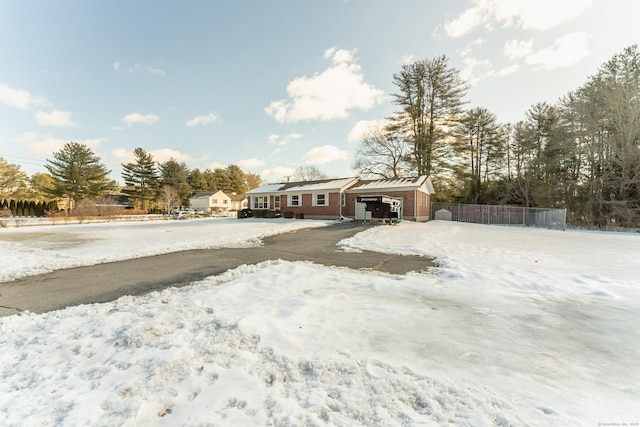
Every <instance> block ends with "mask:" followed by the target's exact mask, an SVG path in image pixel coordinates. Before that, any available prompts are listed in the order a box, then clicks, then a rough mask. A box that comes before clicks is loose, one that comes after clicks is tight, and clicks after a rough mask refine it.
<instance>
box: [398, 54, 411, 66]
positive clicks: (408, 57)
mask: <svg viewBox="0 0 640 427" xmlns="http://www.w3.org/2000/svg"><path fill="white" fill-rule="evenodd" d="M414 58H415V56H414V55H413V54H409V53H408V54H406V55H402V59H400V63H401V64H411V63H413V60H414Z"/></svg>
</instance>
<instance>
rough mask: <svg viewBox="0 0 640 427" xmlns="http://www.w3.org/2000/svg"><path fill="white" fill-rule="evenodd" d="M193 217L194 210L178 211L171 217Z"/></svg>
mask: <svg viewBox="0 0 640 427" xmlns="http://www.w3.org/2000/svg"><path fill="white" fill-rule="evenodd" d="M192 217H193V211H177V212H174V213H173V214H172V215H171V219H189V218H192Z"/></svg>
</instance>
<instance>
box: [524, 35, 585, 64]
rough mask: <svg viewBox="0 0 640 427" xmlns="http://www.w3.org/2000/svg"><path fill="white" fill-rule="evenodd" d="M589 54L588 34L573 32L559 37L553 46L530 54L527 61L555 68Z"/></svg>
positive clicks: (579, 59) (577, 60) (573, 62)
mask: <svg viewBox="0 0 640 427" xmlns="http://www.w3.org/2000/svg"><path fill="white" fill-rule="evenodd" d="M588 55H589V47H588V44H587V35H586V34H585V33H571V34H566V35H564V36H562V37H560V38H559V39H557V40H556V41H555V43H554V44H553V46H551V47H548V48H546V49H542V50H539V51H537V52H535V53H532V54H531V55H528V56H527V57H526V58H525V62H526V63H527V64H529V65H534V66H539V67H541V68H542V69H544V70H553V69H555V68H562V67H568V66H570V65H573V64H576V63H578V62H579V61H581V60H582V59H584V58H586V57H587V56H588Z"/></svg>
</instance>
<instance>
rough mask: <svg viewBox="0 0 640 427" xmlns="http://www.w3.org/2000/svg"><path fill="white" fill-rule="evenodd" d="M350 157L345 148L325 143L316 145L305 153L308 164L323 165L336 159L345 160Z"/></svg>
mask: <svg viewBox="0 0 640 427" xmlns="http://www.w3.org/2000/svg"><path fill="white" fill-rule="evenodd" d="M348 158H349V154H348V153H347V152H346V151H344V150H340V149H339V148H338V147H336V146H335V145H323V146H322V147H316V148H314V149H312V150H311V151H309V152H308V153H307V154H305V156H304V161H305V162H306V163H307V164H318V165H323V164H325V163H331V162H333V161H335V160H345V159H348Z"/></svg>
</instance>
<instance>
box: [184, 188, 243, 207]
mask: <svg viewBox="0 0 640 427" xmlns="http://www.w3.org/2000/svg"><path fill="white" fill-rule="evenodd" d="M247 206H248V202H247V197H246V196H244V195H236V194H231V195H228V194H226V193H225V192H224V191H221V190H218V191H207V192H203V193H196V194H194V195H193V196H191V198H190V199H189V207H190V208H191V209H195V210H200V209H201V210H203V211H204V212H228V211H237V210H240V209H244V208H246V207H247Z"/></svg>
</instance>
